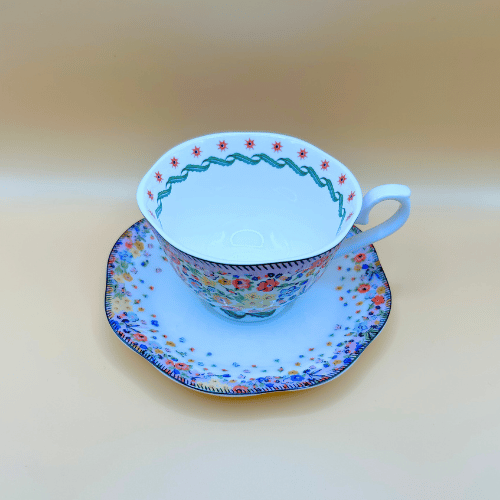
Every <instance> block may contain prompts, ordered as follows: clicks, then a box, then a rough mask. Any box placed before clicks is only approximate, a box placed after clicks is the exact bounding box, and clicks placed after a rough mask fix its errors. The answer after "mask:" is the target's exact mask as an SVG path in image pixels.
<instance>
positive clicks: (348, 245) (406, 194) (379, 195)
mask: <svg viewBox="0 0 500 500" xmlns="http://www.w3.org/2000/svg"><path fill="white" fill-rule="evenodd" d="M410 194H411V191H410V188H409V187H407V186H402V185H401V184H384V185H383V186H377V187H375V188H373V189H371V190H370V191H368V193H366V194H365V196H363V206H362V207H361V212H360V213H359V215H358V218H357V219H356V224H368V216H369V215H370V211H371V209H372V208H373V207H374V206H375V205H376V204H377V203H380V202H381V201H385V200H396V201H399V203H400V204H401V206H400V207H399V208H398V210H397V211H396V213H395V214H394V215H393V216H392V217H390V218H389V219H387V220H386V221H384V222H382V223H380V224H379V225H378V226H375V227H372V228H371V229H368V230H367V231H363V232H362V233H358V234H355V235H354V236H352V237H351V238H347V239H344V240H343V241H342V243H341V244H340V247H339V248H338V249H337V252H336V253H335V257H340V256H342V255H346V254H348V253H352V252H354V251H355V250H357V249H358V248H360V247H365V246H367V245H371V244H372V243H375V242H376V241H378V240H381V239H383V238H386V237H387V236H389V235H390V234H392V233H394V232H396V231H397V230H398V229H399V228H400V227H401V226H402V225H403V224H404V223H405V222H406V221H407V219H408V217H409V215H410Z"/></svg>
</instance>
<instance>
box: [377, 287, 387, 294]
mask: <svg viewBox="0 0 500 500" xmlns="http://www.w3.org/2000/svg"><path fill="white" fill-rule="evenodd" d="M377 293H378V294H379V295H382V294H383V293H385V286H379V287H378V288H377Z"/></svg>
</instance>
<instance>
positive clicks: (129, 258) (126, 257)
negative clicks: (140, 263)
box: [118, 252, 133, 263]
mask: <svg viewBox="0 0 500 500" xmlns="http://www.w3.org/2000/svg"><path fill="white" fill-rule="evenodd" d="M118 257H120V260H124V261H125V262H129V263H132V260H133V259H132V254H131V253H130V252H118Z"/></svg>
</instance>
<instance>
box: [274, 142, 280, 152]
mask: <svg viewBox="0 0 500 500" xmlns="http://www.w3.org/2000/svg"><path fill="white" fill-rule="evenodd" d="M273 151H274V152H275V153H277V152H278V151H281V142H278V141H276V142H275V143H274V144H273Z"/></svg>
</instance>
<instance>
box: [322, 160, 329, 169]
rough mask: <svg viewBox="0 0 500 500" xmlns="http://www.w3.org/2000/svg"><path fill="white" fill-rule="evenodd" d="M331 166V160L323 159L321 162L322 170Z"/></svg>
mask: <svg viewBox="0 0 500 500" xmlns="http://www.w3.org/2000/svg"><path fill="white" fill-rule="evenodd" d="M329 166H330V162H329V161H326V160H323V161H322V162H321V170H327V169H328V167H329Z"/></svg>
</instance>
